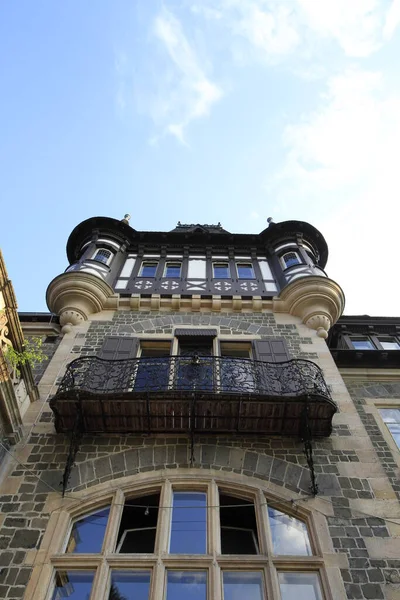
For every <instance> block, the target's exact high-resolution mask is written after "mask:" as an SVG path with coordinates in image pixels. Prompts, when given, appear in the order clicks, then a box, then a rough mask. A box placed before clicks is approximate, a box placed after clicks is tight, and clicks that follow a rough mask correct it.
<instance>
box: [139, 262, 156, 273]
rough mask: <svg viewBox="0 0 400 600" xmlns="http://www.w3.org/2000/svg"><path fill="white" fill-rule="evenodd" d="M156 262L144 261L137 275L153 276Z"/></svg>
mask: <svg viewBox="0 0 400 600" xmlns="http://www.w3.org/2000/svg"><path fill="white" fill-rule="evenodd" d="M157 265H158V263H157V262H151V261H146V262H143V263H142V267H141V269H140V273H139V277H155V276H156V271H157Z"/></svg>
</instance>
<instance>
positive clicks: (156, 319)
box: [72, 311, 317, 359]
mask: <svg viewBox="0 0 400 600" xmlns="http://www.w3.org/2000/svg"><path fill="white" fill-rule="evenodd" d="M177 325H180V326H185V325H188V326H191V325H194V326H204V327H210V326H219V327H220V331H221V334H222V335H232V336H235V337H240V336H241V335H244V334H251V335H260V336H261V337H262V338H266V339H268V338H269V337H274V338H275V337H284V338H285V339H286V341H287V344H288V347H289V351H290V353H291V355H292V356H293V358H309V359H316V358H317V354H316V353H315V352H311V351H310V352H304V351H301V348H300V344H309V345H310V346H311V344H312V340H311V337H301V336H300V334H299V332H298V330H297V327H296V325H290V324H289V325H279V324H277V323H276V320H275V317H274V315H273V314H272V313H260V314H258V313H251V314H232V313H220V314H218V315H215V313H201V314H196V313H168V314H167V315H166V314H163V313H154V312H133V311H129V312H117V313H115V314H114V316H113V318H112V321H92V322H91V324H90V327H89V330H88V332H87V334H86V337H85V338H80V339H79V338H78V339H79V344H77V345H76V346H75V347H74V348H73V349H72V351H73V352H76V353H78V354H80V355H84V356H87V355H90V354H96V353H97V352H98V350H99V349H100V348H101V346H102V344H103V341H104V338H105V337H106V336H107V335H120V336H133V337H134V336H135V335H136V334H138V333H149V334H157V333H159V334H162V333H166V334H172V332H173V328H174V327H175V326H177ZM78 335H80V334H78Z"/></svg>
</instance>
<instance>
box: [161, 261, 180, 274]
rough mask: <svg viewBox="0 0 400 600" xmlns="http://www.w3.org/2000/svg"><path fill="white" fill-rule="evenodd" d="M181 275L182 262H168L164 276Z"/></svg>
mask: <svg viewBox="0 0 400 600" xmlns="http://www.w3.org/2000/svg"><path fill="white" fill-rule="evenodd" d="M180 276H181V264H180V263H167V265H166V267H165V275H164V277H180Z"/></svg>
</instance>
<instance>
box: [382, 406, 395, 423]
mask: <svg viewBox="0 0 400 600" xmlns="http://www.w3.org/2000/svg"><path fill="white" fill-rule="evenodd" d="M379 412H380V414H381V417H382V419H383V420H384V422H385V423H400V409H399V408H380V409H379Z"/></svg>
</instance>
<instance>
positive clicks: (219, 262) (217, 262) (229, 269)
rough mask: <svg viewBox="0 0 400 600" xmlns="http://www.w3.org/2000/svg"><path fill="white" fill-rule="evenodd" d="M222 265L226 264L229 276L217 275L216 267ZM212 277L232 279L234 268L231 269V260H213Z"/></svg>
mask: <svg viewBox="0 0 400 600" xmlns="http://www.w3.org/2000/svg"><path fill="white" fill-rule="evenodd" d="M221 265H226V268H227V273H228V274H227V276H226V277H217V276H216V274H215V267H218V266H221ZM212 278H213V279H232V270H231V265H230V263H229V261H228V260H227V261H223V260H221V261H215V260H213V262H212Z"/></svg>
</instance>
